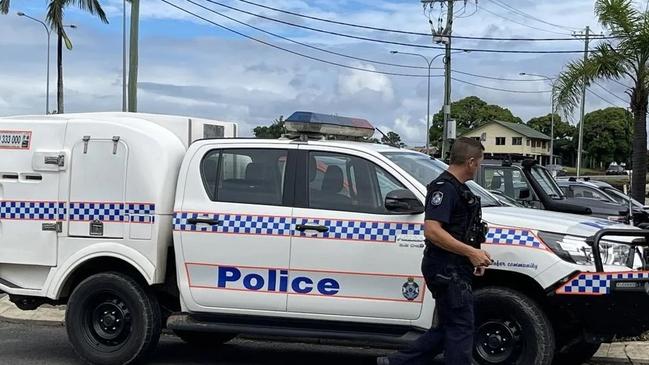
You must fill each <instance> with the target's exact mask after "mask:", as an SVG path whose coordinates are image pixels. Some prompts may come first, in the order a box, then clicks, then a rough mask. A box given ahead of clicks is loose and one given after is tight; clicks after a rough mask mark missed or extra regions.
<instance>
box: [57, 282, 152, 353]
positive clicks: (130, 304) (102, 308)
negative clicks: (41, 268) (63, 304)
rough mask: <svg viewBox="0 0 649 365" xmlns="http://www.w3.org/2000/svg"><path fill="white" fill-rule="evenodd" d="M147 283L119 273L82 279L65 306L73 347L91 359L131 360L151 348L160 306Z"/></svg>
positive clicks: (68, 330) (67, 326) (67, 325)
mask: <svg viewBox="0 0 649 365" xmlns="http://www.w3.org/2000/svg"><path fill="white" fill-rule="evenodd" d="M147 289H148V288H143V287H142V286H141V285H140V284H138V283H137V282H136V281H135V280H133V279H132V278H130V277H128V276H126V275H123V274H120V273H113V272H109V273H102V274H96V275H93V276H91V277H89V278H87V279H86V280H84V281H82V282H81V284H79V285H78V286H77V287H76V288H75V289H74V291H73V293H72V295H71V296H70V300H69V301H68V307H67V310H66V313H65V315H66V321H65V322H66V329H67V332H68V337H69V339H70V342H71V343H72V345H73V347H74V350H75V351H76V352H77V354H78V355H79V356H80V357H81V358H83V359H84V360H85V361H87V362H90V363H93V364H101V365H113V364H130V363H133V362H135V361H137V360H139V359H141V358H142V357H144V356H145V355H146V354H147V353H149V352H150V351H152V350H153V349H154V348H155V346H156V345H157V343H158V340H159V338H160V332H161V324H162V321H161V318H160V308H159V306H158V303H157V300H156V298H155V297H154V296H153V295H151V294H150V293H149V292H148V291H147Z"/></svg>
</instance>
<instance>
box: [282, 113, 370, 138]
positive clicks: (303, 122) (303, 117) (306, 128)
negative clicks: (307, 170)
mask: <svg viewBox="0 0 649 365" xmlns="http://www.w3.org/2000/svg"><path fill="white" fill-rule="evenodd" d="M284 126H285V127H286V130H288V131H289V132H293V133H314V134H323V135H335V136H349V137H365V138H370V137H372V136H373V135H374V127H373V126H372V124H370V122H368V121H367V120H365V119H358V118H348V117H339V116H337V115H329V114H319V113H311V112H295V113H293V114H291V116H290V117H288V119H286V120H285V123H284Z"/></svg>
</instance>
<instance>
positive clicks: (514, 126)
mask: <svg viewBox="0 0 649 365" xmlns="http://www.w3.org/2000/svg"><path fill="white" fill-rule="evenodd" d="M492 123H497V124H500V125H501V126H503V127H505V128H508V129H511V130H513V131H514V132H516V133H518V134H522V135H523V136H525V137H527V138H536V139H545V140H548V141H549V140H550V139H551V138H550V137H549V136H548V135H546V134H544V133H541V132H539V131H537V130H536V129H534V128H532V127H530V126H528V125H527V124H522V123H509V122H503V121H500V120H493V121H491V122H487V123H485V124H483V125H481V126H480V127H478V128H476V129H474V131H475V130H477V129H480V128H482V127H485V126H487V125H489V124H492ZM467 133H469V132H467Z"/></svg>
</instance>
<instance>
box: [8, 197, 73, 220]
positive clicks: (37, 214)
mask: <svg viewBox="0 0 649 365" xmlns="http://www.w3.org/2000/svg"><path fill="white" fill-rule="evenodd" d="M64 216H65V204H64V203H59V202H23V201H21V202H18V201H0V219H16V220H43V221H53V220H62V219H63V217H64Z"/></svg>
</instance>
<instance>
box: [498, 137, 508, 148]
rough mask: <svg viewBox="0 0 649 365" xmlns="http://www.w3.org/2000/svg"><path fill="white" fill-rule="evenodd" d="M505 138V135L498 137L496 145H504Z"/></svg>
mask: <svg viewBox="0 0 649 365" xmlns="http://www.w3.org/2000/svg"><path fill="white" fill-rule="evenodd" d="M505 139H506V138H505V137H496V146H504V145H505Z"/></svg>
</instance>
